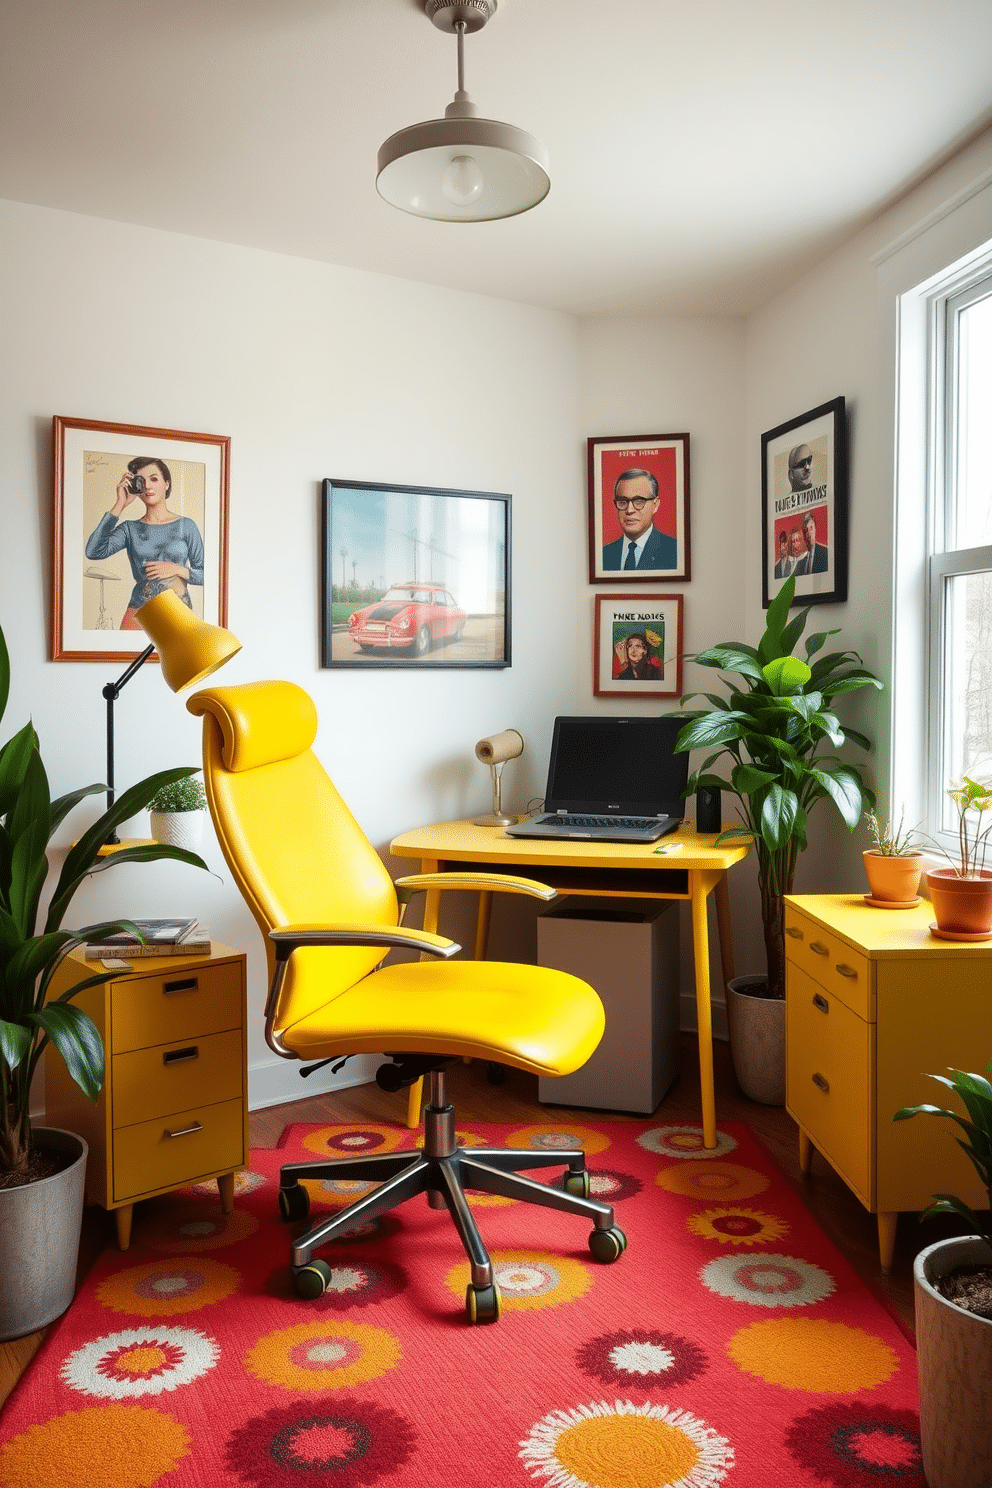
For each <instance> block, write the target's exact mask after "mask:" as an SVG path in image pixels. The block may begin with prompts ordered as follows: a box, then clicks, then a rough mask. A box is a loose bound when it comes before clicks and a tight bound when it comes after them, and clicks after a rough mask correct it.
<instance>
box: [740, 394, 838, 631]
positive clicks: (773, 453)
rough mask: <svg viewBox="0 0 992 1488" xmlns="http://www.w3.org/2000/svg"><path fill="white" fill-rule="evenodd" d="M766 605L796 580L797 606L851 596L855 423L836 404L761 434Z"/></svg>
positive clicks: (832, 601)
mask: <svg viewBox="0 0 992 1488" xmlns="http://www.w3.org/2000/svg"><path fill="white" fill-rule="evenodd" d="M761 545H762V563H761V603H762V605H763V606H764V608H765V609H767V608H768V605H769V603H770V601H771V599H772V598H773V596H774V595H775V594H777V593H778V591H779V589H780V588H781V587H782V584H783V583H784V581H785V580H786V579H788V578H790V577H792V575H795V579H796V603H797V604H804V605H811V604H831V603H835V602H838V601H840V600H845V599H846V598H847V421H846V416H845V411H844V399H843V398H834V400H833V401H832V402H831V403H822V404H821V405H820V407H819V408H813V409H811V410H810V411H809V413H802V414H800V415H799V417H798V418H794V419H789V420H788V422H787V423H784V424H779V425H778V427H777V428H775V429H769V431H768V433H767V434H762V436H761Z"/></svg>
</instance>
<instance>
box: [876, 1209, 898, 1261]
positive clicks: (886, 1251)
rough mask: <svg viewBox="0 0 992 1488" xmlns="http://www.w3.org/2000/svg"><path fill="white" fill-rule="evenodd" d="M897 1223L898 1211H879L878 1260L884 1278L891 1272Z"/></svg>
mask: <svg viewBox="0 0 992 1488" xmlns="http://www.w3.org/2000/svg"><path fill="white" fill-rule="evenodd" d="M898 1223H899V1213H898V1210H891V1209H889V1210H885V1211H881V1210H880V1211H879V1214H878V1258H879V1260H880V1261H881V1263H882V1271H883V1273H884V1274H885V1275H886V1276H888V1274H889V1272H890V1271H891V1270H892V1258H893V1256H894V1255H895V1253H896V1226H897V1225H898Z"/></svg>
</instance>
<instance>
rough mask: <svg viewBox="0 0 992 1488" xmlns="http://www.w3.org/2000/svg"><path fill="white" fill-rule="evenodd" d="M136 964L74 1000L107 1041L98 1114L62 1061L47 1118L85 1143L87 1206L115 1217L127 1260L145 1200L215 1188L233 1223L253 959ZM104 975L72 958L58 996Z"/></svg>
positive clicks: (217, 952)
mask: <svg viewBox="0 0 992 1488" xmlns="http://www.w3.org/2000/svg"><path fill="white" fill-rule="evenodd" d="M130 964H131V967H132V970H131V971H130V972H121V973H120V974H119V975H117V976H115V977H113V978H112V979H111V980H110V981H108V982H105V983H103V984H102V986H99V987H90V988H88V989H87V990H86V991H85V992H82V993H80V995H79V996H78V997H77V998H75V999H74V1001H75V1003H76V1006H77V1007H81V1008H82V1009H83V1010H84V1011H85V1012H87V1013H88V1014H89V1015H90V1017H91V1018H92V1019H93V1022H94V1023H95V1024H96V1026H97V1028H98V1029H99V1030H100V1036H101V1038H102V1039H103V1047H104V1054H105V1058H106V1076H105V1080H104V1086H103V1090H102V1092H101V1094H100V1097H99V1100H98V1101H97V1102H96V1104H94V1103H93V1102H92V1101H89V1100H87V1098H86V1096H85V1095H84V1094H83V1092H82V1091H81V1090H80V1089H79V1086H78V1085H76V1083H75V1082H74V1081H73V1080H71V1079H70V1078H69V1075H68V1073H67V1072H66V1068H65V1065H64V1064H63V1062H62V1060H61V1059H60V1058H59V1057H58V1055H56V1054H54V1052H53V1051H52V1050H49V1051H48V1052H47V1053H46V1059H45V1119H46V1121H47V1122H48V1123H49V1125H51V1126H61V1127H65V1128H66V1129H67V1130H69V1131H74V1132H78V1134H79V1135H80V1136H81V1137H84V1138H85V1139H86V1141H87V1142H88V1144H89V1149H90V1150H89V1159H88V1161H87V1165H86V1197H87V1200H88V1201H89V1202H90V1203H96V1204H102V1205H103V1206H104V1208H106V1209H112V1210H113V1211H114V1218H115V1221H116V1225H117V1239H118V1243H119V1245H120V1248H121V1249H122V1250H126V1249H127V1247H128V1244H129V1243H130V1236H131V1220H132V1216H133V1211H134V1205H135V1203H136V1202H137V1200H139V1199H147V1198H151V1197H152V1196H153V1195H154V1194H160V1193H167V1192H168V1191H169V1190H170V1189H173V1188H178V1187H180V1186H182V1185H183V1184H186V1183H192V1182H204V1181H206V1180H209V1179H212V1178H216V1180H217V1186H218V1189H219V1190H220V1197H221V1203H222V1205H223V1208H224V1211H225V1213H229V1212H230V1210H231V1206H232V1204H233V1200H234V1174H235V1173H236V1172H237V1171H238V1169H239V1168H242V1167H244V1165H245V1163H246V1162H247V1160H248V1100H247V1094H248V1077H247V1042H246V1030H245V958H244V956H243V955H242V954H241V953H240V952H238V951H233V950H231V949H230V948H229V947H228V946H222V945H218V944H217V943H216V942H214V944H213V945H212V947H211V951H210V954H209V955H208V956H195V957H194V956H145V957H136V958H135V959H134V960H132V962H131V963H130ZM102 970H103V966H102V963H101V962H99V961H87V960H85V959H84V956H83V953H82V951H81V950H77V951H73V952H71V953H70V954H69V955H68V956H67V957H66V959H65V960H64V961H63V963H62V965H61V966H60V967H59V970H58V971H57V973H56V976H55V979H54V981H53V986H52V992H51V996H52V997H53V998H54V997H58V996H59V995H60V993H62V992H65V991H66V990H67V989H68V988H69V987H71V986H74V985H75V984H76V983H77V982H79V981H82V980H83V979H84V978H85V977H86V976H88V975H92V974H93V973H94V972H98V971H102Z"/></svg>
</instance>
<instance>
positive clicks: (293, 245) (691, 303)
mask: <svg viewBox="0 0 992 1488" xmlns="http://www.w3.org/2000/svg"><path fill="white" fill-rule="evenodd" d="M0 48H2V58H0V139H2V143H3V154H2V160H0V196H4V197H9V198H12V199H14V200H17V201H23V202H31V203H36V204H40V205H45V206H51V207H60V208H65V209H67V210H69V211H74V212H85V213H90V214H93V215H95V216H99V217H107V218H111V219H115V220H119V221H125V222H133V223H141V224H145V225H148V226H152V227H157V228H164V229H167V230H172V231H176V232H182V233H190V234H194V235H196V236H199V237H204V238H212V239H217V240H220V241H224V242H231V243H241V244H248V245H252V246H255V247H258V248H266V249H272V250H275V251H277V252H280V253H290V254H299V255H301V256H303V257H306V258H313V259H322V260H326V261H327V262H330V263H337V264H347V265H352V266H356V267H360V268H366V269H371V270H374V271H377V272H379V273H385V274H395V275H400V276H402V277H405V278H411V279H419V280H425V281H428V282H431V283H436V284H444V285H449V286H453V287H457V288H462V289H468V290H474V291H478V292H482V293H487V294H493V295H498V296H501V297H505V298H508V299H513V300H521V301H525V302H530V303H533V304H540V305H546V306H549V307H553V308H556V309H560V310H565V311H569V312H573V313H575V314H579V315H589V314H629V313H634V312H652V311H653V312H667V313H684V314H699V313H713V314H739V313H744V312H747V311H748V310H749V309H751V308H753V307H754V306H755V305H757V304H760V303H761V302H762V300H764V299H765V298H767V297H768V296H769V295H770V294H771V293H773V292H774V290H775V289H776V288H777V287H778V286H780V285H781V284H782V283H783V281H785V280H787V279H789V278H791V277H794V276H796V275H798V274H799V273H800V272H802V270H803V269H804V268H805V267H806V266H807V265H808V264H810V263H812V262H814V261H815V260H816V259H817V258H818V257H820V256H822V254H823V253H825V252H826V251H828V250H829V248H830V247H831V246H832V245H833V244H834V243H836V242H837V241H838V240H839V239H840V238H842V237H844V236H846V235H847V234H848V233H850V232H851V231H853V230H854V229H855V228H856V227H857V226H858V225H859V224H860V223H862V222H863V221H865V220H866V219H867V218H868V217H870V216H871V215H872V214H874V213H875V212H876V211H878V210H879V208H880V207H882V206H883V205H884V204H886V203H888V202H889V201H891V200H892V199H893V198H894V197H895V196H896V195H898V194H899V193H900V192H901V191H903V190H905V189H906V188H907V187H908V186H909V185H911V184H913V183H914V182H916V181H917V180H919V179H920V178H921V177H922V176H923V175H924V174H926V173H927V171H929V170H931V169H933V167H934V166H935V165H936V164H938V163H939V162H940V161H941V160H942V159H944V158H946V156H947V155H948V154H949V153H951V152H952V151H953V150H954V149H955V148H957V146H959V145H960V144H961V143H963V142H964V140H966V139H968V138H969V137H971V136H972V135H974V134H976V133H977V132H979V130H980V129H981V128H983V127H984V126H985V125H987V124H988V123H989V122H990V121H992V0H822V3H820V4H813V3H811V0H750V3H740V0H709V3H708V4H707V3H705V0H682V3H680V4H678V5H676V4H675V3H673V0H500V4H499V9H498V11H497V14H496V16H495V17H494V19H493V20H492V21H491V22H490V23H489V25H488V26H487V27H486V28H485V30H484V31H482V32H480V33H478V34H477V35H475V36H470V37H469V38H468V39H467V40H466V85H467V87H468V90H469V92H470V93H471V95H472V97H473V98H474V100H475V102H476V103H477V104H478V106H479V109H480V112H481V113H482V114H484V115H488V116H490V117H494V118H498V119H502V120H504V121H507V122H510V123H513V124H517V125H519V126H520V127H522V128H524V129H527V130H529V131H530V132H531V133H533V134H536V135H537V136H538V137H539V138H540V139H542V140H543V141H544V143H545V145H546V146H547V148H548V151H549V153H550V156H551V175H552V188H551V194H550V196H549V197H548V198H547V200H546V201H545V202H544V203H543V204H542V205H541V206H539V207H537V208H535V209H534V210H533V211H531V212H528V213H525V214H524V215H523V216H521V217H517V218H513V219H510V220H508V221H504V222H494V223H478V224H475V223H473V224H456V225H449V224H443V223H433V222H425V221H420V220H419V219H416V218H412V217H408V216H406V215H404V214H402V213H400V212H397V211H396V210H395V209H393V208H391V207H388V206H386V205H385V203H384V202H382V201H381V200H380V198H379V197H378V195H377V194H376V191H375V185H374V178H375V160H376V151H377V149H378V147H379V145H380V144H381V143H382V141H383V140H384V139H385V138H386V136H387V135H389V134H392V133H393V132H394V131H395V130H397V129H400V128H403V127H404V126H406V125H408V124H412V123H415V122H417V121H418V120H421V119H426V118H432V117H437V116H439V115H441V114H442V113H443V111H444V107H445V105H446V104H447V103H448V102H449V101H450V100H451V97H452V95H453V93H454V89H455V66H456V52H455V40H454V38H453V37H451V36H447V35H444V34H443V33H442V32H440V31H438V30H436V29H435V28H434V27H433V26H432V25H430V23H429V22H428V21H427V19H426V18H425V16H424V12H423V6H422V0H0Z"/></svg>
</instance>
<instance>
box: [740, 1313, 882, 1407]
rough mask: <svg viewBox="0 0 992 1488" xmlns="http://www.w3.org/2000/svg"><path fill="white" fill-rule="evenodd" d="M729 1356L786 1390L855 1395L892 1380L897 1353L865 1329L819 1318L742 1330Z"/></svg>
mask: <svg viewBox="0 0 992 1488" xmlns="http://www.w3.org/2000/svg"><path fill="white" fill-rule="evenodd" d="M727 1353H728V1354H729V1355H730V1357H731V1359H733V1361H734V1363H735V1364H738V1365H739V1366H740V1368H741V1369H743V1370H744V1372H745V1373H746V1374H753V1375H755V1376H756V1377H757V1378H758V1379H762V1380H766V1381H767V1382H768V1383H769V1384H772V1385H784V1386H785V1388H786V1389H787V1390H808V1391H810V1392H811V1393H813V1394H818V1395H856V1394H857V1393H858V1391H859V1390H873V1389H874V1388H875V1386H876V1385H881V1384H884V1383H885V1381H886V1380H888V1379H891V1378H892V1376H893V1375H894V1374H895V1373H896V1371H897V1370H898V1368H899V1360H898V1357H897V1355H896V1352H895V1349H893V1348H890V1347H889V1345H888V1344H887V1343H885V1342H883V1340H882V1339H881V1338H877V1337H876V1336H875V1335H874V1334H873V1333H866V1332H865V1331H864V1329H863V1328H851V1327H849V1326H848V1325H847V1324H846V1323H831V1322H827V1321H825V1320H822V1319H819V1318H817V1319H814V1318H769V1319H768V1320H767V1321H766V1322H761V1323H752V1324H751V1325H750V1327H747V1328H741V1329H740V1331H739V1332H737V1333H734V1334H733V1335H732V1337H731V1338H730V1339H728V1341H727Z"/></svg>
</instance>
